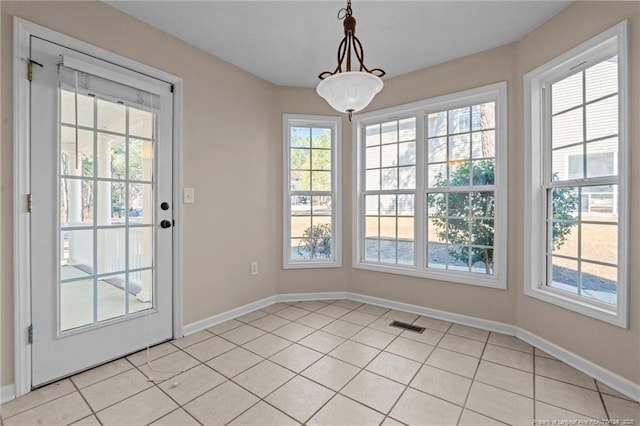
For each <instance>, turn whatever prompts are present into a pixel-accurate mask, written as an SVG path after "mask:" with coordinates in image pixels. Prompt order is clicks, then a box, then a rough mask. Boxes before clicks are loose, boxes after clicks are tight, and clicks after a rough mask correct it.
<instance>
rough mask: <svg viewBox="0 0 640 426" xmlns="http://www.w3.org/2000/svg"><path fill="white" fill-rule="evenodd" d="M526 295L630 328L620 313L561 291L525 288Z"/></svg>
mask: <svg viewBox="0 0 640 426" xmlns="http://www.w3.org/2000/svg"><path fill="white" fill-rule="evenodd" d="M525 295H527V296H529V297H533V298H535V299H538V300H542V301H544V302H547V303H551V304H552V305H556V306H560V307H562V308H564V309H567V310H570V311H573V312H577V313H579V314H582V315H586V316H589V317H591V318H595V319H598V320H600V321H604V322H607V323H609V324H613V325H615V326H617V327H620V328H628V327H629V324H628V318H627V317H626V316H623V315H621V314H620V313H619V312H618V311H616V310H615V308H613V309H606V308H603V307H600V306H597V305H595V304H592V303H589V302H588V301H587V300H580V299H577V298H573V297H570V296H568V295H564V294H562V293H561V292H559V291H554V290H550V289H546V288H529V287H527V288H525Z"/></svg>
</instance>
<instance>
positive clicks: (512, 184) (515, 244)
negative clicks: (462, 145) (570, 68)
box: [280, 1, 640, 383]
mask: <svg viewBox="0 0 640 426" xmlns="http://www.w3.org/2000/svg"><path fill="white" fill-rule="evenodd" d="M626 18H631V22H630V27H631V33H630V52H631V71H630V79H631V96H630V98H631V109H630V115H629V116H630V117H631V118H632V120H631V122H632V129H631V137H630V145H631V158H630V161H631V164H635V163H637V162H638V161H640V149H638V148H637V146H634V142H635V141H637V140H638V139H639V138H640V129H639V127H640V125H639V122H638V120H633V117H638V116H639V114H640V102H639V100H640V94H639V91H640V82H639V78H638V77H639V76H640V69H639V61H640V53H639V52H640V40H639V34H640V23H639V22H638V21H639V20H640V3H638V2H609V1H605V2H582V1H579V2H574V3H573V4H572V5H571V6H569V7H568V8H566V9H565V10H564V11H562V12H561V13H559V14H558V15H556V16H555V17H554V18H552V19H551V20H550V21H548V22H547V23H545V24H543V25H541V26H540V27H538V28H537V29H535V30H534V31H533V32H531V33H530V34H529V35H527V36H526V37H525V38H524V39H523V40H521V41H520V42H518V43H513V44H510V45H506V46H503V47H499V48H496V49H492V50H488V51H485V52H481V53H478V54H475V55H471V56H467V57H464V58H461V59H458V60H454V61H450V62H447V63H445V64H441V65H437V66H434V67H431V68H428V69H423V70H419V71H416V72H413V73H410V74H405V75H402V76H399V77H396V78H389V79H386V80H385V87H384V89H383V91H382V92H381V93H380V94H379V95H378V96H377V97H376V98H375V99H374V101H373V102H372V103H371V105H370V106H369V107H368V108H367V110H366V111H374V110H377V109H381V108H387V107H391V106H394V105H400V104H405V103H409V102H413V101H418V100H422V99H426V98H430V97H433V96H438V95H443V94H447V93H452V92H456V91H461V90H465V89H469V88H474V87H478V86H482V85H486V84H490V83H495V82H499V81H506V82H507V86H508V159H509V171H508V174H509V176H508V177H509V192H508V197H509V205H508V221H509V223H508V254H509V259H508V273H507V275H508V288H507V290H506V291H505V290H493V289H487V288H483V287H475V286H469V285H462V284H454V283H449V282H439V281H432V280H426V279H419V278H412V277H405V276H399V275H393V274H384V273H377V272H370V271H363V270H358V269H353V268H349V269H350V271H349V280H348V282H349V285H348V289H349V291H352V292H357V293H362V294H367V295H371V296H376V297H382V298H387V299H391V300H397V301H401V302H405V303H411V304H416V305H422V306H426V307H429V308H434V309H441V310H444V311H449V312H456V313H460V314H464V315H470V316H475V317H479V318H483V319H488V320H494V321H500V322H504V323H508V324H514V325H517V326H519V327H522V328H524V329H525V330H529V331H531V332H532V333H535V334H537V335H538V336H540V337H542V338H544V339H547V340H549V341H550V342H552V343H555V344H557V345H559V346H561V347H563V348H565V349H568V350H570V351H572V352H574V353H575V354H578V355H580V356H582V357H583V358H585V359H587V360H589V361H591V362H594V363H596V364H598V365H600V366H602V367H604V368H606V369H608V370H610V371H613V372H615V373H617V374H620V375H622V376H623V377H626V378H627V379H629V380H631V381H633V382H635V383H640V311H639V310H638V308H637V307H638V293H639V292H640V266H639V265H637V264H636V263H637V262H633V258H634V257H633V256H634V253H637V250H638V249H639V248H640V247H639V244H640V235H639V232H640V223H638V213H637V212H638V211H640V197H639V196H638V190H637V188H639V187H640V172H638V171H637V168H636V170H635V171H634V170H633V168H632V176H631V182H632V184H631V213H632V217H631V232H630V235H631V245H630V253H631V259H632V262H631V271H630V300H631V301H632V304H633V305H634V306H633V307H632V308H631V322H630V328H629V329H622V328H619V327H616V326H613V325H609V324H607V323H604V322H602V321H598V320H594V319H591V318H589V317H586V316H584V315H580V314H576V313H573V312H571V311H568V310H566V309H562V308H559V307H556V306H555V305H550V304H548V303H544V302H540V301H537V300H534V299H531V298H529V297H525V296H524V266H523V265H524V259H523V256H524V254H523V253H524V246H523V242H524V241H523V240H524V235H523V233H522V229H523V228H524V200H523V196H522V194H523V188H524V186H523V185H524V183H523V182H524V180H523V167H524V166H523V165H524V157H523V128H522V117H523V106H522V102H523V99H522V93H523V87H522V81H523V76H524V74H525V73H526V72H528V71H530V70H531V69H534V68H536V67H537V66H539V65H542V64H544V63H545V62H547V61H549V60H551V59H553V58H554V57H556V56H558V55H560V54H562V53H563V52H566V51H567V50H569V49H571V48H572V47H574V46H576V45H578V44H580V43H582V42H584V41H586V40H588V39H589V38H591V37H593V36H595V35H596V34H598V33H600V32H602V31H603V30H605V29H607V28H609V27H611V26H613V25H615V24H617V23H618V22H621V21H622V20H624V19H626ZM569 28H570V29H571V31H568V30H567V29H569ZM282 90H283V89H281V91H282ZM286 92H287V94H288V96H286V97H283V98H281V99H282V101H281V108H280V109H281V110H282V111H285V112H287V111H298V112H309V113H314V112H315V111H317V107H316V106H315V104H314V107H313V108H311V109H304V108H305V105H306V103H307V102H308V101H309V100H311V99H314V97H316V99H317V96H316V95H315V91H314V89H286ZM314 102H316V103H317V100H316V101H314ZM300 108H303V109H300ZM329 113H330V112H329ZM343 124H344V126H345V129H344V145H345V147H344V148H345V149H344V150H343V151H344V162H343V176H344V184H343V191H344V196H343V199H344V200H345V206H344V211H343V213H344V214H343V216H344V226H343V228H344V232H343V238H344V239H345V240H346V241H345V246H349V248H350V240H351V230H352V226H353V223H352V220H351V199H352V190H351V173H352V165H351V149H352V141H351V139H352V137H351V125H350V124H349V122H348V121H346V120H343ZM636 145H637V144H636ZM634 160H635V161H634ZM350 255H351V252H350V250H346V251H345V257H344V260H343V263H344V265H345V266H346V267H350V264H351V257H350ZM305 287H306V285H304V281H303V282H302V283H299V284H298V285H297V287H293V288H291V287H289V288H288V290H289V291H296V289H297V291H305ZM634 308H635V309H634Z"/></svg>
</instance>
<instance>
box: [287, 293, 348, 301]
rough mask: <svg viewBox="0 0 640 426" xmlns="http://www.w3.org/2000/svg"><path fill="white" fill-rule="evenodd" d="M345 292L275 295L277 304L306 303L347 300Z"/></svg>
mask: <svg viewBox="0 0 640 426" xmlns="http://www.w3.org/2000/svg"><path fill="white" fill-rule="evenodd" d="M348 294H349V293H348V292H346V291H331V292H326V293H285V294H276V300H277V301H278V302H308V301H313V300H339V299H347V295H348Z"/></svg>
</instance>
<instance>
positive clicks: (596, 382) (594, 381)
mask: <svg viewBox="0 0 640 426" xmlns="http://www.w3.org/2000/svg"><path fill="white" fill-rule="evenodd" d="M593 383H594V384H595V385H596V389H597V390H598V396H599V397H600V402H601V403H602V407H603V408H604V415H605V416H606V417H607V419H608V420H614V419H612V418H611V416H610V415H609V410H608V409H607V404H605V403H604V397H603V396H602V392H600V386H599V385H598V381H597V380H596V379H593ZM616 420H617V419H616Z"/></svg>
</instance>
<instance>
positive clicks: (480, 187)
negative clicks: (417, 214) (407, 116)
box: [425, 102, 496, 275]
mask: <svg viewBox="0 0 640 426" xmlns="http://www.w3.org/2000/svg"><path fill="white" fill-rule="evenodd" d="M427 123H428V124H427V142H426V143H427V193H426V197H425V198H426V200H427V212H428V219H427V236H428V238H427V250H426V255H427V266H428V267H429V268H442V269H449V270H455V271H466V272H473V273H481V274H487V275H493V274H494V267H493V265H494V256H493V255H494V250H493V249H494V236H495V223H494V220H495V207H494V201H495V191H496V187H495V102H487V103H481V104H475V105H469V106H465V107H463V108H455V109H449V110H444V111H439V112H435V113H431V114H429V115H428V117H427Z"/></svg>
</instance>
